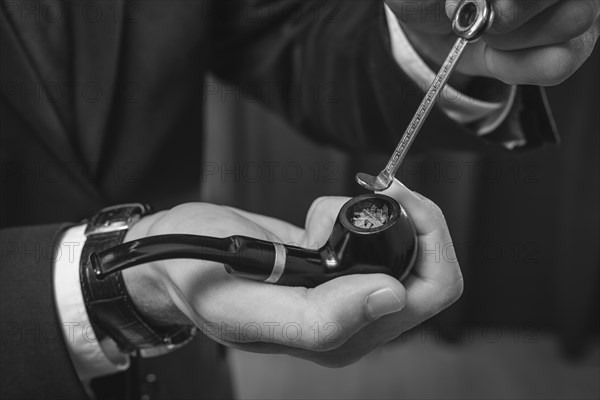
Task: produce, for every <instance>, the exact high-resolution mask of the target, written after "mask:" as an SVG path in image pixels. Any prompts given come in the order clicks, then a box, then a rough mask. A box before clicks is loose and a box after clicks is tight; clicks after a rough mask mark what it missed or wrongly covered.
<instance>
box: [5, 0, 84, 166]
mask: <svg viewBox="0 0 600 400" xmlns="http://www.w3.org/2000/svg"><path fill="white" fill-rule="evenodd" d="M1 13H2V20H3V21H2V23H1V24H0V30H1V32H2V34H1V35H0V49H1V57H2V59H3V61H2V62H1V63H0V65H1V67H0V68H1V76H2V86H3V90H2V98H3V101H6V102H7V103H8V104H10V105H11V106H12V107H13V108H14V109H15V110H16V111H17V112H18V113H20V114H21V115H22V116H23V119H24V120H26V121H28V122H29V124H30V125H31V126H32V127H33V128H34V129H33V130H34V131H35V133H36V135H37V136H38V139H39V140H41V141H42V142H44V143H45V144H46V145H47V147H48V148H49V149H50V150H51V151H52V153H54V155H55V156H56V157H57V158H58V159H59V160H62V161H63V162H78V163H81V161H82V160H81V158H80V157H79V155H78V154H77V152H76V151H75V148H74V146H73V142H72V140H71V138H70V137H69V133H68V127H67V125H66V123H65V120H64V119H63V117H62V116H61V115H60V113H59V111H58V106H59V105H58V104H57V102H58V101H59V96H61V97H62V92H61V94H60V95H59V94H58V93H59V92H57V90H62V88H61V82H60V81H56V82H49V81H47V80H46V79H45V78H44V77H42V76H41V74H40V72H39V70H38V69H37V67H36V66H37V65H39V64H37V62H36V60H34V59H33V57H32V55H31V53H30V51H31V50H30V49H28V48H27V46H26V44H25V43H24V38H23V36H26V35H27V33H30V32H28V30H32V29H36V26H34V25H33V23H30V24H29V25H26V26H22V27H19V28H23V29H22V30H21V29H17V27H16V26H15V23H14V21H13V20H12V18H11V16H10V15H8V12H7V9H6V7H5V5H4V4H3V7H2V9H1ZM17 20H18V22H19V23H21V24H28V22H27V20H25V18H22V17H18V18H17ZM38 23H39V22H38ZM23 31H24V32H25V33H23ZM65 39H66V38H65ZM63 84H64V83H63Z"/></svg>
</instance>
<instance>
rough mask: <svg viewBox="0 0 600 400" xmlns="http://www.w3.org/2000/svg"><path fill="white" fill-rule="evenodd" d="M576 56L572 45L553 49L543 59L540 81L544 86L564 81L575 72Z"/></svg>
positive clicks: (539, 75)
mask: <svg viewBox="0 0 600 400" xmlns="http://www.w3.org/2000/svg"><path fill="white" fill-rule="evenodd" d="M576 58H577V57H576V54H574V51H573V50H572V49H571V48H570V47H564V46H562V47H557V48H555V49H553V50H552V51H551V52H550V53H549V55H548V57H546V59H545V60H541V67H540V70H539V74H538V77H539V78H538V79H539V83H540V84H541V85H543V86H555V85H558V84H560V83H562V82H564V81H565V80H566V79H567V78H568V77H570V76H571V75H572V74H573V72H575V60H576Z"/></svg>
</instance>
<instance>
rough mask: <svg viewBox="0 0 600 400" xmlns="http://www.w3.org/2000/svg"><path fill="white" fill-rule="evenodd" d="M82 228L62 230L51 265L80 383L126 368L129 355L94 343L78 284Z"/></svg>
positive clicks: (106, 343)
mask: <svg viewBox="0 0 600 400" xmlns="http://www.w3.org/2000/svg"><path fill="white" fill-rule="evenodd" d="M85 227H86V226H85V225H79V226H76V227H73V228H70V229H69V230H67V231H66V233H65V234H64V236H63V237H62V239H61V242H60V246H59V248H58V253H57V256H56V259H55V263H54V297H55V300H56V305H57V309H58V317H59V319H60V322H61V324H62V328H63V333H64V337H65V341H66V344H67V349H68V351H69V354H70V356H71V360H72V361H73V364H74V366H75V370H76V371H77V374H78V376H79V378H80V379H81V380H82V381H84V382H85V381H87V380H89V379H92V378H95V377H98V376H103V375H109V374H113V373H115V372H119V371H123V370H125V369H127V368H129V356H128V355H127V354H124V353H121V352H120V351H119V350H118V348H117V346H116V343H115V342H114V341H113V340H111V339H109V338H107V339H105V340H102V342H101V343H98V340H97V338H96V335H95V333H94V330H93V328H92V326H91V323H90V320H89V317H88V315H87V311H86V309H85V303H84V301H83V293H82V291H81V284H80V281H79V260H80V258H81V252H82V250H83V245H84V244H85Z"/></svg>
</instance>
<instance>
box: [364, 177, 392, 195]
mask: <svg viewBox="0 0 600 400" xmlns="http://www.w3.org/2000/svg"><path fill="white" fill-rule="evenodd" d="M355 179H356V182H357V183H358V184H359V185H360V186H362V187H364V188H365V189H367V190H371V191H373V192H381V191H383V190H385V189H387V188H389V187H390V186H392V179H390V180H384V179H382V178H381V177H380V176H379V175H377V176H373V175H370V174H366V173H364V172H360V173H358V174H356V177H355Z"/></svg>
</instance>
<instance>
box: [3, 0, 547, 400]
mask: <svg viewBox="0 0 600 400" xmlns="http://www.w3.org/2000/svg"><path fill="white" fill-rule="evenodd" d="M2 6H3V7H2V24H1V29H2V35H1V56H0V59H1V60H2V61H1V73H2V103H1V105H0V106H1V108H2V119H1V127H0V131H1V134H2V146H1V155H2V190H1V193H2V215H1V223H2V227H3V229H2V269H1V273H2V277H1V293H2V302H1V304H2V307H1V312H2V372H1V374H0V376H1V380H2V382H1V383H2V384H1V388H2V393H1V394H2V397H3V398H4V397H21V398H31V397H36V398H37V397H54V398H81V397H83V396H84V391H83V389H82V386H81V384H80V383H79V381H78V379H77V376H76V374H75V371H74V370H73V367H72V365H71V363H70V360H69V357H68V354H67V350H66V347H65V344H64V340H63V338H62V335H61V331H60V326H59V325H58V320H57V316H56V311H55V308H54V303H53V295H52V290H53V289H52V285H51V282H52V279H51V274H52V257H51V256H49V254H51V251H49V250H47V249H48V248H50V249H51V248H52V246H53V243H55V241H56V240H57V238H58V237H59V234H60V232H61V230H62V229H63V228H64V225H62V224H63V223H65V222H70V223H73V222H76V221H78V220H80V219H82V218H85V217H88V216H90V215H92V214H93V213H95V212H96V211H97V210H98V209H99V208H101V207H102V206H106V205H109V204H118V203H123V202H130V201H144V202H149V203H153V204H154V205H155V208H158V209H161V208H165V207H170V206H173V205H174V204H177V203H181V202H185V201H194V200H197V193H198V192H197V186H198V183H199V179H198V178H199V174H200V170H201V168H202V165H201V160H200V157H199V155H200V154H201V148H202V134H201V133H202V123H203V115H202V105H203V97H204V94H205V90H214V87H208V88H205V87H204V76H205V73H206V72H207V71H212V72H213V73H214V74H216V75H217V76H219V77H220V78H222V79H223V80H224V81H227V82H230V83H234V84H236V85H237V89H236V90H235V91H233V92H232V91H226V90H223V91H222V92H221V93H222V96H223V101H238V99H239V97H240V96H253V97H256V98H259V99H260V100H261V101H263V102H264V103H265V104H267V105H268V106H271V107H272V108H273V109H275V110H276V111H278V112H280V113H281V114H282V115H284V116H285V117H287V118H288V119H289V121H290V122H291V123H293V124H294V125H296V126H297V127H298V128H299V129H300V130H301V131H302V132H305V133H306V134H307V135H310V136H312V137H313V138H315V139H316V140H319V141H321V142H323V143H330V144H336V145H339V146H342V147H345V148H349V149H359V150H364V149H368V148H370V149H383V148H387V149H389V148H390V146H393V145H394V144H395V143H396V141H397V140H398V134H399V132H401V131H402V130H403V128H404V127H405V126H406V125H407V123H408V121H409V119H410V118H411V116H412V113H413V112H414V110H415V109H416V107H417V105H418V102H419V101H420V99H421V96H422V93H421V92H420V90H419V88H417V87H416V86H415V85H414V84H413V83H412V82H411V81H410V80H409V79H408V78H407V77H406V76H405V75H404V74H403V73H402V72H401V70H400V69H399V68H398V66H397V65H396V64H395V62H394V60H393V59H392V57H391V56H390V53H389V43H388V41H389V39H388V36H387V31H386V25H385V22H384V18H383V13H382V4H381V3H380V2H375V1H346V2H342V1H302V0H298V1H295V0H293V1H225V0H220V1H185V2H177V1H145V2H131V1H128V2H112V1H107V2H92V1H74V2H54V1H46V0H43V1H36V2H28V1H27V2H26V1H8V0H5V1H3V2H2ZM516 133H522V134H524V135H525V136H526V137H527V138H528V140H529V143H530V145H538V144H540V143H542V142H545V141H554V131H553V128H552V125H551V123H550V119H549V116H548V114H547V111H546V108H545V107H544V104H543V94H542V93H541V92H540V91H539V90H538V89H536V88H521V89H520V94H519V98H518V101H517V103H516V104H515V107H514V109H513V110H512V112H511V115H510V116H509V118H508V119H507V121H506V123H505V124H503V126H502V127H501V128H499V129H498V131H497V132H495V133H494V135H492V136H491V137H492V139H493V138H496V139H498V138H501V137H510V136H511V135H514V134H516ZM482 145H484V144H483V141H481V140H477V139H476V138H475V137H474V134H473V132H471V131H470V130H469V129H468V128H463V127H459V126H456V125H455V124H454V123H452V122H451V121H450V120H449V119H447V118H446V117H445V116H444V115H443V114H442V113H439V112H435V113H433V115H432V116H431V120H430V121H429V122H428V126H427V129H425V130H424V132H423V133H422V134H421V135H420V137H419V139H417V142H416V144H415V148H416V150H415V151H419V149H420V150H424V149H426V148H429V147H454V148H462V149H477V148H478V146H482ZM150 372H152V373H154V374H156V375H157V376H158V380H157V382H156V383H154V384H149V383H143V379H142V378H143V377H144V376H145V374H147V373H150ZM112 379H113V380H112V383H111V384H106V383H104V384H103V385H98V384H96V385H94V386H95V387H96V388H97V387H99V386H100V387H103V388H109V389H114V390H113V391H114V392H116V393H120V395H121V396H125V395H126V394H125V393H129V395H133V394H136V393H137V394H140V393H142V392H145V391H148V392H152V394H153V396H158V397H162V398H182V397H201V396H204V397H227V396H230V395H231V391H230V389H229V384H228V375H227V368H226V365H225V362H224V358H223V356H222V352H219V351H218V347H217V346H216V345H215V344H214V343H212V342H210V341H209V340H207V339H205V338H204V340H202V339H200V340H198V341H197V343H195V344H193V345H189V346H187V347H186V348H184V349H183V350H181V351H178V352H176V353H174V354H171V355H169V356H166V357H161V358H158V359H152V360H142V361H140V362H139V363H136V364H135V366H134V367H133V368H132V370H131V371H130V372H129V373H128V374H126V375H123V374H120V375H117V377H113V378H112ZM140 382H142V383H140Z"/></svg>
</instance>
